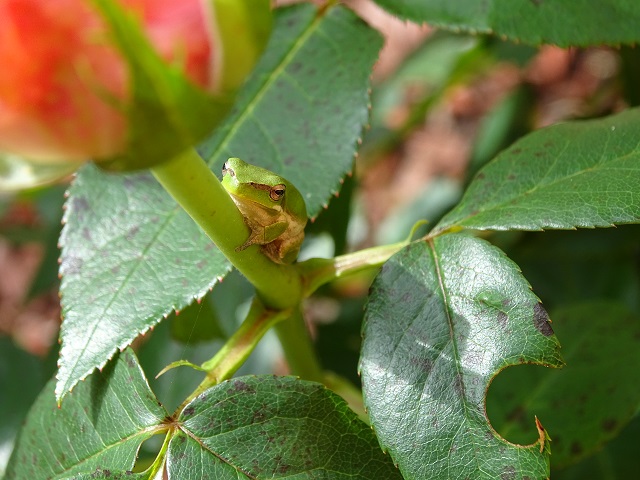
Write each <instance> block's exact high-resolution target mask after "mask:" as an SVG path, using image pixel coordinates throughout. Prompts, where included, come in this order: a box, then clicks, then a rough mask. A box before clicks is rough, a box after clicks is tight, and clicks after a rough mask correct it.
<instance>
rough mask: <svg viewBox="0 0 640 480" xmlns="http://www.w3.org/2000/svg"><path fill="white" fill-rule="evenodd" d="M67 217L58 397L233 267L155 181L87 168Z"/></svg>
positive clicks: (72, 192) (73, 189)
mask: <svg viewBox="0 0 640 480" xmlns="http://www.w3.org/2000/svg"><path fill="white" fill-rule="evenodd" d="M106 202H108V205H107V204H106ZM66 208H67V209H66V212H65V220H64V221H65V222H66V225H65V228H64V229H63V231H62V235H61V237H60V243H61V245H62V263H61V265H60V273H61V275H62V283H61V287H60V288H61V292H62V306H63V310H62V315H63V318H64V321H63V322H62V329H61V334H60V336H61V339H62V347H61V351H60V362H59V363H60V369H59V371H58V375H57V377H58V384H57V386H56V396H57V398H61V397H62V395H63V394H65V393H66V392H67V391H68V390H70V389H71V388H73V386H74V385H75V384H76V383H77V382H78V380H81V379H83V378H85V377H86V376H87V375H89V374H90V373H91V372H92V371H93V369H94V368H96V367H101V366H103V365H104V364H105V363H106V362H107V360H108V359H109V358H110V357H111V356H112V355H113V354H114V353H115V352H116V351H117V350H118V349H122V348H124V347H126V346H127V345H129V344H130V343H131V342H132V341H133V339H134V338H136V337H137V336H138V335H139V334H140V333H142V332H145V331H146V330H148V329H149V328H151V327H152V326H153V325H155V324H156V323H157V322H158V320H159V319H160V318H162V316H163V315H166V314H168V313H169V312H170V311H171V310H172V309H174V308H178V309H179V308H182V307H183V306H185V305H188V304H189V303H191V301H192V300H193V298H194V297H202V296H203V295H204V294H205V293H206V292H207V290H208V289H209V288H210V286H212V285H213V282H215V281H216V277H220V276H222V275H224V274H225V273H226V272H227V271H228V270H229V268H230V266H229V263H228V262H227V260H226V258H225V257H224V256H223V255H222V253H220V251H219V250H218V249H216V248H215V247H214V245H213V243H211V241H210V240H209V239H208V238H207V237H206V236H205V235H204V234H203V233H201V230H200V229H199V227H198V226H197V225H196V224H195V223H194V222H193V221H192V220H191V219H190V218H189V216H188V215H187V214H186V213H185V212H184V211H183V210H182V209H180V208H178V207H177V205H176V204H175V203H173V202H172V201H171V200H170V199H169V198H168V196H167V195H166V194H165V193H164V191H163V190H162V189H161V188H159V187H158V186H157V185H156V183H155V180H154V179H153V178H151V177H150V176H148V175H146V174H138V175H130V176H127V177H114V176H107V175H106V174H104V173H100V172H99V171H98V170H97V169H96V168H94V167H86V168H85V169H83V171H82V172H81V174H80V175H78V177H77V178H76V181H75V182H74V184H73V186H72V187H71V189H70V196H69V201H68V202H67V205H66Z"/></svg>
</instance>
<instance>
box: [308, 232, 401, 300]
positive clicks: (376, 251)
mask: <svg viewBox="0 0 640 480" xmlns="http://www.w3.org/2000/svg"><path fill="white" fill-rule="evenodd" d="M408 244H409V241H408V240H407V241H405V242H399V243H393V244H391V245H383V246H381V247H373V248H367V249H365V250H360V251H358V252H354V253H348V254H346V255H340V256H338V257H334V258H311V259H309V260H306V261H304V262H300V263H298V264H297V265H296V267H297V268H298V270H300V273H301V274H302V279H303V284H304V291H303V295H304V296H305V297H308V296H310V295H311V294H312V293H313V292H315V291H316V290H317V289H318V288H319V287H320V286H322V285H324V284H325V283H328V282H331V281H333V280H336V279H338V278H341V277H343V276H345V275H349V274H352V273H357V272H361V271H364V270H368V269H372V268H378V267H379V266H380V265H382V264H383V263H384V262H386V261H387V260H389V257H391V256H392V255H393V254H394V253H396V252H398V251H399V250H401V249H402V248H404V247H406V246H407V245H408Z"/></svg>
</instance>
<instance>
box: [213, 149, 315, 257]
mask: <svg viewBox="0 0 640 480" xmlns="http://www.w3.org/2000/svg"><path fill="white" fill-rule="evenodd" d="M222 185H223V187H224V188H225V189H226V190H227V192H229V194H230V195H231V198H232V199H233V201H234V202H235V204H236V205H237V206H238V209H239V210H240V213H242V216H243V217H244V221H245V223H246V224H247V226H248V227H249V229H250V230H251V233H250V234H249V238H247V240H246V241H245V242H244V243H243V244H242V245H240V246H239V247H237V248H236V251H240V250H244V249H245V248H247V247H249V246H251V245H254V244H258V245H261V246H262V252H263V253H264V254H265V255H266V256H267V257H269V258H270V259H271V260H273V261H274V262H276V263H292V262H293V261H294V260H295V259H296V258H297V257H298V252H299V251H300V245H301V244H302V240H303V239H304V227H305V225H306V224H307V207H306V206H305V203H304V199H303V198H302V195H301V194H300V192H299V191H298V189H296V187H294V186H293V185H292V184H291V183H290V182H288V181H287V180H285V179H284V178H282V177H280V176H278V175H276V174H275V173H273V172H270V171H269V170H266V169H264V168H260V167H256V166H255V165H250V164H248V163H246V162H243V161H242V160H240V159H239V158H230V159H229V160H227V161H226V163H225V164H224V166H223V167H222Z"/></svg>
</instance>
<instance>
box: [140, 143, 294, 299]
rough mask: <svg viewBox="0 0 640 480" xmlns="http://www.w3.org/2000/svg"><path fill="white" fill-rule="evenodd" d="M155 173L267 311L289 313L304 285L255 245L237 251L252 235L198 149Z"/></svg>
mask: <svg viewBox="0 0 640 480" xmlns="http://www.w3.org/2000/svg"><path fill="white" fill-rule="evenodd" d="M151 172H152V173H153V175H154V176H155V177H156V179H157V180H158V182H160V184H161V185H162V186H163V187H164V188H165V190H167V192H169V194H170V195H171V196H172V197H173V198H174V199H175V200H176V202H178V204H179V205H180V206H181V207H182V208H183V209H184V210H185V211H186V212H187V213H188V214H189V216H190V217H191V218H193V220H194V221H195V222H196V223H197V224H198V225H199V226H200V228H202V230H203V231H204V232H205V233H206V234H207V236H208V237H209V238H210V239H211V240H212V241H213V242H214V243H215V244H216V246H217V247H218V248H219V249H220V250H221V251H222V253H223V254H224V255H225V256H226V257H227V258H228V259H229V261H231V263H232V264H233V265H234V266H235V267H236V268H237V269H238V270H239V271H240V272H241V273H242V274H243V275H244V276H246V277H247V279H248V280H249V281H250V282H251V283H252V284H253V285H254V286H255V287H256V291H257V292H258V295H259V296H260V298H261V299H262V300H263V302H264V303H265V305H266V306H267V307H269V308H273V309H286V308H290V307H292V306H294V305H297V304H298V303H299V301H300V298H301V293H302V292H301V281H300V276H299V274H298V273H297V270H296V269H295V268H294V267H292V266H291V265H279V264H276V263H274V262H272V261H271V260H269V259H268V258H267V257H265V256H264V255H263V254H262V253H261V252H260V250H259V248H258V246H257V245H252V246H251V247H249V248H247V249H246V250H243V251H241V252H238V251H236V248H237V247H238V246H239V245H242V244H243V243H244V241H245V240H246V239H247V237H248V236H249V230H248V227H247V226H246V225H245V223H244V219H243V218H242V214H241V213H240V211H239V210H238V208H237V207H236V205H235V204H234V203H233V200H231V197H230V196H229V194H228V193H227V191H226V190H225V189H224V187H223V186H222V184H221V183H220V181H219V180H218V179H217V178H216V176H215V175H214V174H213V172H211V170H210V169H209V167H208V166H207V164H206V163H205V162H204V160H202V158H200V155H198V153H197V152H196V151H195V150H194V149H189V150H187V151H185V152H183V153H182V154H180V155H178V156H177V157H175V158H173V159H171V160H169V161H168V162H165V163H162V164H160V165H156V166H155V167H153V168H152V169H151Z"/></svg>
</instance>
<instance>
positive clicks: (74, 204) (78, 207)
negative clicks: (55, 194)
mask: <svg viewBox="0 0 640 480" xmlns="http://www.w3.org/2000/svg"><path fill="white" fill-rule="evenodd" d="M71 209H72V210H73V213H75V214H76V215H78V214H80V213H84V212H86V211H87V210H89V201H88V200H87V199H86V198H85V197H79V196H74V197H73V198H72V199H71Z"/></svg>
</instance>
